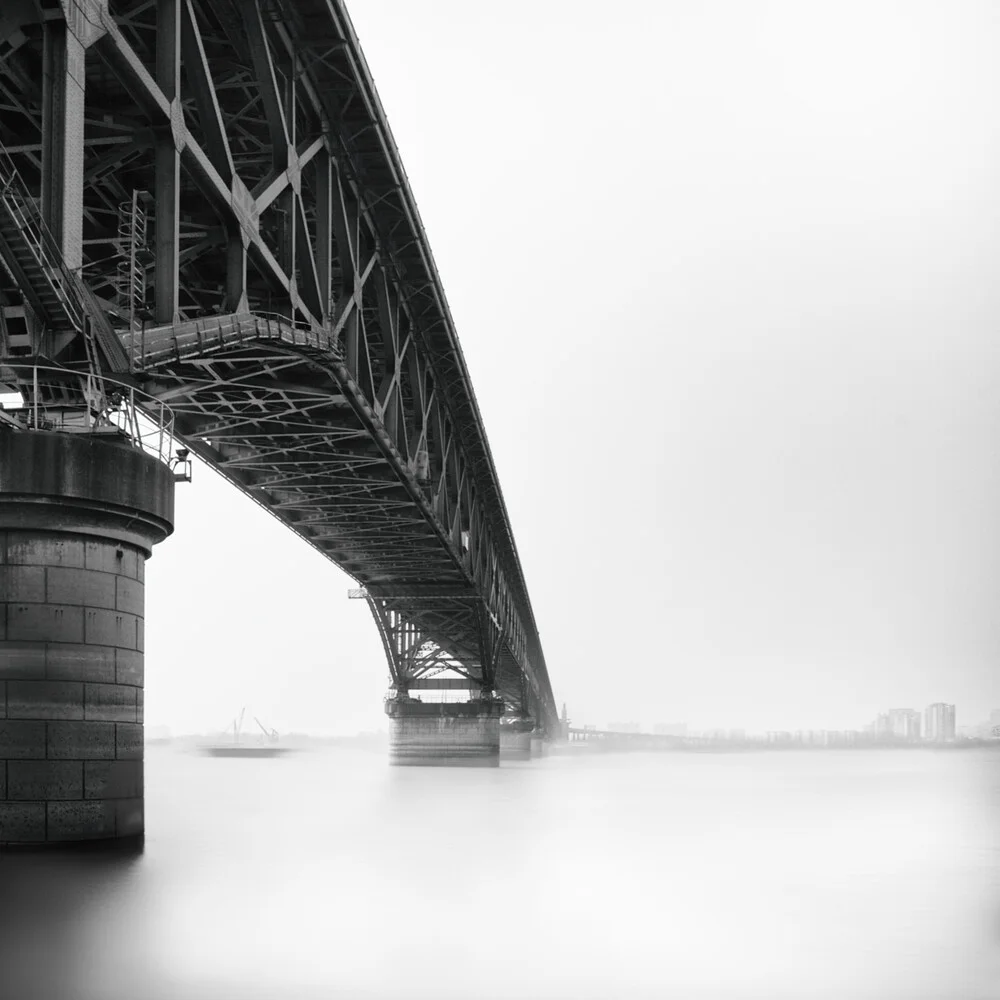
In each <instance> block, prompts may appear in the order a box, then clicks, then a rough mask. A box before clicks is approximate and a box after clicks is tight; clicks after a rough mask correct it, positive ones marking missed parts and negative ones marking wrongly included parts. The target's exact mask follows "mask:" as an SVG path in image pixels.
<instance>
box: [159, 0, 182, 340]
mask: <svg viewBox="0 0 1000 1000" xmlns="http://www.w3.org/2000/svg"><path fill="white" fill-rule="evenodd" d="M180 81H181V5H180V0H157V4H156V82H157V84H158V85H159V87H160V89H161V90H162V91H163V93H164V96H165V97H166V98H167V100H169V101H170V103H171V116H170V117H171V127H170V128H169V129H160V130H157V134H156V151H155V156H156V164H155V171H156V174H155V180H154V185H155V189H156V194H155V197H156V242H155V247H154V249H155V262H154V291H155V306H154V318H155V321H156V322H157V323H175V322H176V321H177V319H178V309H179V304H180V273H179V264H180V242H181V238H180V172H181V153H180V150H179V149H178V148H177V136H176V130H175V129H174V128H173V127H172V126H173V122H174V121H177V120H179V118H180V116H181V105H180Z"/></svg>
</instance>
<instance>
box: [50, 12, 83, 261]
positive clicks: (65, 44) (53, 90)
mask: <svg viewBox="0 0 1000 1000" xmlns="http://www.w3.org/2000/svg"><path fill="white" fill-rule="evenodd" d="M43 32H44V37H43V43H42V218H43V219H44V220H45V224H46V225H47V226H48V228H49V230H50V232H51V233H52V235H53V236H54V237H55V239H56V242H57V243H58V245H59V247H60V249H61V250H62V254H63V257H64V258H65V259H66V264H67V265H68V266H69V267H70V268H72V269H74V270H77V269H79V268H80V267H82V266H83V117H84V115H83V112H84V96H85V88H86V72H85V55H84V46H83V42H81V41H80V39H79V38H77V37H76V35H74V34H73V33H72V32H71V31H70V30H69V26H68V25H67V23H66V22H65V21H61V20H52V21H46V22H45V26H44V28H43Z"/></svg>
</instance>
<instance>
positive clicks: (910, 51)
mask: <svg viewBox="0 0 1000 1000" xmlns="http://www.w3.org/2000/svg"><path fill="white" fill-rule="evenodd" d="M351 15H352V17H353V19H354V22H355V26H356V28H357V31H358V33H359V36H360V38H361V43H362V46H363V48H364V51H365V53H366V56H367V59H368V62H369V64H370V67H371V70H372V73H373V76H374V78H375V81H376V84H377V86H378V88H379V92H380V94H381V98H382V102H383V104H384V106H385V108H386V111H387V113H388V115H389V119H390V123H391V125H392V128H393V131H394V134H395V137H396V140H397V142H398V145H399V148H400V151H401V154H402V158H403V162H404V164H405V166H406V169H407V171H408V174H409V178H410V182H411V185H412V187H413V190H414V193H415V196H416V199H417V202H418V205H419V206H420V209H421V214H422V217H423V220H424V223H425V226H426V229H427V232H428V235H429V238H430V243H431V246H432V248H433V250H434V254H435V257H436V260H437V263H438V267H439V270H440V272H441V275H442V278H443V281H444V286H445V289H446V291H447V294H448V297H449V301H450V304H451V308H452V311H453V313H454V316H455V320H456V324H457V327H458V330H459V335H460V337H461V342H462V345H463V349H464V352H465V354H466V358H467V360H468V365H469V368H470V371H471V374H472V378H473V382H474V385H475V389H476V393H477V397H478V400H479V403H480V406H481V409H482V412H483V415H484V418H485V423H486V429H487V432H488V435H489V439H490V443H491V446H492V449H493V452H494V456H495V459H496V465H497V468H498V470H499V475H500V480H501V484H502V486H503V489H504V493H505V498H506V501H507V505H508V508H509V510H510V515H511V519H512V522H513V526H514V531H515V536H516V539H517V545H518V549H519V551H520V554H521V558H522V561H523V564H524V568H525V573H526V577H527V580H528V586H529V591H530V596H531V599H532V602H533V605H534V611H535V616H536V619H537V621H538V624H539V628H540V630H541V635H542V642H543V646H544V649H545V653H546V658H547V662H548V667H549V672H550V675H551V678H552V682H553V687H554V690H555V693H556V697H557V700H558V701H560V702H562V701H566V702H567V703H568V706H569V710H570V716H571V717H572V718H573V719H574V720H575V721H577V722H580V723H582V722H590V723H595V724H604V723H606V722H607V721H609V720H612V719H627V720H634V721H638V722H640V723H641V724H643V725H644V726H646V727H648V726H650V725H652V724H654V723H655V722H657V721H683V722H686V723H687V724H688V725H689V726H691V727H693V728H706V727H715V726H718V727H736V726H739V727H746V728H748V729H756V730H764V729H768V728H783V729H795V728H848V727H852V728H853V727H860V726H861V725H862V724H864V723H865V722H867V721H868V720H870V719H871V718H872V717H873V716H874V715H875V713H876V712H877V711H880V710H884V709H885V708H887V707H890V706H912V707H915V708H916V709H918V710H920V709H922V708H923V707H924V706H925V705H926V704H928V703H931V702H935V701H947V702H953V703H955V704H956V706H957V713H958V720H959V724H960V725H961V724H962V723H968V722H974V721H979V720H980V719H982V718H985V716H986V714H987V713H988V711H989V710H990V709H992V708H995V707H997V706H1000V672H998V671H997V669H996V664H997V661H998V655H1000V627H998V624H997V616H996V614H995V607H996V603H997V599H998V596H1000V594H998V574H997V570H998V566H997V552H998V551H1000V548H998V541H1000V539H998V530H1000V529H998V519H997V517H996V511H997V510H998V509H1000V460H998V452H997V449H996V447H995V442H996V426H997V417H998V408H1000V404H998V399H1000V393H998V389H1000V384H998V383H1000V364H998V360H1000V359H998V356H997V355H998V348H997V343H998V341H997V337H996V332H995V331H996V327H997V321H998V318H1000V291H998V287H1000V286H998V283H997V281H996V266H995V264H996V260H997V258H998V253H1000V227H998V196H997V190H998V188H997V184H996V176H997V164H998V162H1000V158H998V155H997V153H998V135H1000V132H998V128H1000V126H998V123H1000V114H998V110H1000V109H998V98H997V94H998V93H1000V88H998V84H1000V80H998V72H1000V71H998V69H997V63H996V59H995V53H996V51H997V47H998V42H1000V23H998V18H1000V13H998V11H997V8H996V6H995V5H993V4H990V3H953V4H939V3H915V2H907V3H884V2H875V3H836V4H824V3H813V4H801V3H763V2H755V3H752V4H746V3H742V2H733V3H721V2H706V3H699V4H680V3H665V4H656V5H652V4H647V3H644V2H638V0H626V2H622V3H619V4H616V5H615V6H614V8H613V10H611V11H609V10H608V9H607V8H606V6H603V5H600V6H599V5H595V4H588V3H572V4H570V3H559V2H555V0H547V2H545V3H516V2H515V3H510V4H504V5H482V4H468V3H463V2H447V0H436V2H434V3H423V4H411V3H405V2H402V0H400V2H392V0H367V2H366V0H355V2H354V3H352V4H351ZM177 505H178V506H177V511H178V513H177V526H176V532H175V534H174V536H173V537H172V538H171V539H169V540H168V541H167V542H165V543H164V544H163V545H161V546H160V547H159V548H158V550H157V552H156V554H155V557H154V558H153V560H152V561H151V563H150V565H149V571H148V574H147V580H148V587H147V640H148V641H147V670H146V678H147V680H146V683H147V688H148V690H147V697H146V720H147V723H148V724H152V725H168V726H170V727H171V728H172V729H173V730H174V731H175V732H177V731H191V730H208V729H211V728H221V727H222V726H224V725H225V724H226V722H227V721H228V720H229V719H231V718H232V716H233V714H234V713H235V712H237V711H238V709H239V706H240V705H242V704H249V705H252V706H253V707H254V710H255V711H256V712H257V713H258V714H260V715H261V716H266V718H267V721H268V724H272V725H275V726H277V727H278V728H281V729H284V730H287V729H289V728H291V729H311V730H314V731H320V730H328V731H334V732H352V731H355V730H358V729H374V728H377V727H380V726H382V727H384V725H385V719H384V716H383V715H382V714H381V696H382V694H383V693H384V691H385V689H386V687H387V685H388V672H387V669H386V666H385V663H384V657H383V653H382V651H381V647H380V644H379V641H378V638H377V635H376V631H375V629H374V627H373V625H372V623H371V622H370V620H369V618H368V615H367V611H366V610H365V608H364V606H363V602H348V601H347V599H346V590H347V587H348V586H349V585H350V581H349V580H348V579H347V578H346V577H345V576H344V575H343V574H341V573H340V572H339V571H338V570H336V568H334V567H332V566H331V565H329V564H328V563H326V562H324V560H323V559H322V557H321V556H319V555H318V554H317V553H316V552H314V551H312V550H311V549H309V548H308V547H307V546H305V545H303V544H302V543H301V542H300V541H299V540H298V539H296V538H295V537H294V536H292V535H291V534H289V533H287V532H285V531H283V530H282V529H281V527H280V526H279V525H278V524H277V523H275V522H272V521H271V520H270V519H268V518H267V517H266V516H265V515H264V514H263V512H262V511H261V510H260V509H259V508H257V507H256V506H255V505H253V504H252V503H250V502H249V501H248V500H246V499H245V498H243V497H241V496H239V495H237V494H236V493H235V492H234V491H233V490H232V489H230V488H229V487H228V486H227V485H226V484H225V483H223V482H222V481H221V480H218V479H217V478H216V477H215V476H214V475H213V474H212V473H211V472H209V471H207V470H206V469H204V468H203V467H199V468H197V469H196V473H195V480H194V482H193V483H192V484H191V485H190V486H181V487H179V488H178V491H177Z"/></svg>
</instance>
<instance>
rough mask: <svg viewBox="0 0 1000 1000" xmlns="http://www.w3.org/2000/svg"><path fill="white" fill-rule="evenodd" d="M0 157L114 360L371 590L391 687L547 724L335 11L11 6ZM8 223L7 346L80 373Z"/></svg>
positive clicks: (535, 653) (341, 15)
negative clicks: (432, 679)
mask: <svg viewBox="0 0 1000 1000" xmlns="http://www.w3.org/2000/svg"><path fill="white" fill-rule="evenodd" d="M0 144H2V145H3V147H5V149H6V151H7V152H8V153H9V154H10V159H11V160H12V161H13V162H14V164H15V165H16V169H17V172H18V174H19V175H20V177H21V178H22V179H23V182H24V184H25V185H26V188H27V189H28V190H30V191H31V192H32V195H33V197H34V198H35V200H36V202H37V205H38V211H39V213H40V217H41V219H42V220H43V221H44V223H45V225H46V226H47V227H48V229H49V230H50V231H51V233H52V235H53V237H54V239H55V240H56V242H57V243H58V244H59V245H60V246H61V248H62V253H63V256H64V258H65V263H66V265H67V266H68V267H69V268H70V269H74V270H75V271H76V272H77V273H82V276H83V279H84V284H85V285H86V290H87V294H88V295H91V294H92V295H93V296H96V301H97V302H99V307H100V310H101V313H102V315H101V320H102V322H103V323H104V324H105V325H106V324H107V321H108V319H109V318H110V320H111V323H112V324H113V326H114V327H115V328H116V329H117V331H118V336H119V339H120V344H121V348H122V349H121V350H119V349H118V347H117V345H115V348H114V349H113V350H109V349H108V347H107V343H106V338H105V341H101V342H100V343H101V356H102V359H103V365H104V369H105V371H111V372H115V373H116V376H115V377H116V378H124V379H131V380H134V381H135V382H136V384H137V385H139V386H141V387H142V388H144V389H145V390H146V391H147V392H151V393H152V394H153V395H154V396H156V397H157V398H159V399H160V400H163V401H164V402H166V403H167V404H168V405H169V407H170V408H171V409H172V410H173V412H174V414H175V418H176V428H177V430H178V432H179V434H180V436H181V438H182V439H183V440H184V442H185V443H186V444H188V445H189V446H190V447H191V448H192V450H194V451H195V452H196V453H197V454H199V455H200V456H202V457H203V458H205V459H206V460H207V461H208V462H210V463H211V464H212V465H213V466H214V467H215V468H216V469H218V470H219V471H220V472H221V473H222V474H223V475H224V476H226V477H227V478H228V479H229V480H230V481H232V482H233V483H234V484H235V485H237V486H238V487H239V488H240V489H241V490H243V491H244V492H246V493H247V494H249V495H250V496H251V497H253V499H254V500H256V501H257V502H258V503H260V504H261V505H262V506H264V507H265V508H266V509H268V510H269V511H270V512H271V513H272V514H274V515H275V516H277V517H278V518H280V519H281V520H282V521H283V522H284V523H285V524H287V525H288V526H289V527H290V528H292V530H294V531H295V532H296V533H297V534H299V535H300V536H301V537H302V538H304V539H306V540H307V541H308V542H309V543H310V544H311V545H313V546H314V547H315V548H317V549H318V550H320V551H321V552H323V554H324V555H325V556H327V557H328V558H330V559H332V560H333V561H335V562H336V563H337V564H338V565H340V566H342V567H343V568H344V569H345V570H346V571H347V572H348V573H349V574H350V575H351V576H352V577H354V578H355V579H356V580H357V581H359V582H360V583H361V584H363V585H364V586H365V588H366V596H367V597H368V599H369V604H370V606H371V608H372V611H373V614H374V616H375V619H376V622H377V624H378V627H379V631H380V634H381V635H382V639H383V644H384V646H385V648H386V653H387V658H388V660H389V664H390V671H391V672H392V675H393V679H394V682H395V683H396V684H397V686H398V687H401V688H405V686H406V681H407V680H408V679H417V678H421V677H427V676H430V675H432V674H433V673H434V672H435V671H437V670H443V669H447V670H449V671H454V672H457V673H458V674H462V675H465V676H467V677H469V678H470V679H472V680H474V681H477V682H480V683H481V684H482V686H483V687H484V688H485V689H487V690H491V689H496V690H497V691H499V692H500V693H501V694H502V695H503V697H504V698H505V700H506V701H508V703H509V704H510V705H511V706H512V707H516V708H519V709H521V710H524V711H526V712H530V713H531V714H533V715H534V716H535V717H536V718H538V719H539V720H540V721H541V722H542V723H543V724H545V725H546V726H547V727H549V726H551V727H554V726H555V725H556V721H557V713H556V708H555V702H554V699H553V696H552V690H551V686H550V683H549V679H548V675H547V671H546V667H545V661H544V657H543V655H542V650H541V646H540V643H539V639H538V632H537V628H536V626H535V622H534V618H533V615H532V611H531V605H530V602H529V599H528V594H527V589H526V586H525V582H524V579H523V575H522V571H521V567H520V562H519V559H518V555H517V551H516V547H515V544H514V539H513V535H512V533H511V528H510V523H509V519H508V516H507V512H506V509H505V506H504V503H503V497H502V494H501V491H500V486H499V482H498V479H497V475H496V470H495V468H494V465H493V460H492V457H491V454H490V450H489V446H488V443H487V440H486V436H485V432H484V430H483V425H482V419H481V417H480V414H479V410H478V407H477V405H476V401H475V396H474V393H473V390H472V385H471V382H470V380H469V376H468V372H467V370H466V367H465V363H464V360H463V357H462V352H461V349H460V347H459V344H458V340H457V336H456V333H455V329H454V325H453V322H452V319H451V316H450V313H449V310H448V306H447V302H446V300H445V297H444V293H443V290H442V286H441V281H440V278H439V276H438V274H437V270H436V268H435V265H434V261H433V258H432V256H431V253H430V250H429V248H428V246H427V241H426V238H425V235H424V231H423V227H422V224H421V222H420V218H419V215H418V213H417V209H416V204H415V202H414V199H413V196H412V194H411V192H410V190H409V186H408V183H407V180H406V177H405V174H404V172H403V169H402V165H401V163H400V159H399V155H398V153H397V151H396V148H395V144H394V142H393V139H392V135H391V133H390V130H389V127H388V124H387V122H386V118H385V114H384V112H383V110H382V108H381V105H380V103H379V100H378V96H377V94H376V93H375V89H374V85H373V83H372V80H371V77H370V74H369V72H368V69H367V66H366V64H365V61H364V57H363V56H362V54H361V51H360V48H359V45H358V41H357V38H356V36H355V34H354V31H353V28H352V27H351V24H350V21H349V19H348V16H347V13H346V11H345V10H344V7H343V5H342V3H340V2H339V0H110V2H107V0H3V5H2V7H0ZM124 206H131V211H132V214H131V215H130V216H127V218H128V219H131V221H132V223H133V226H132V229H131V231H130V232H131V234H132V235H131V236H130V237H129V238H130V240H131V242H130V243H128V245H126V244H125V243H124V242H123V232H125V230H124V229H123V221H122V220H123V217H125V216H123V211H124V208H123V207H124ZM137 206H138V209H137ZM137 211H138V212H140V213H141V218H142V220H143V226H144V225H145V220H146V219H147V218H148V220H149V223H150V228H149V238H148V240H145V241H143V240H141V239H138V238H137V237H136V236H135V233H136V232H138V231H139V227H138V226H136V225H134V223H135V220H136V218H137V217H138V216H137V214H136V213H137ZM16 229H17V227H16V226H14V227H8V228H7V229H4V227H3V225H2V224H0V263H2V264H3V273H2V274H0V307H3V310H4V314H5V315H7V316H8V317H13V316H15V315H20V313H19V312H18V310H19V309H20V310H21V311H22V312H26V313H27V319H26V320H24V321H23V323H22V325H21V327H19V328H18V329H19V331H20V332H21V334H22V336H20V339H18V337H16V336H15V335H14V326H13V321H12V320H11V321H9V322H7V323H6V324H4V323H0V333H2V334H3V336H4V344H3V355H4V356H7V357H11V356H14V355H22V356H30V357H44V358H46V359H47V360H50V361H54V362H56V363H59V364H66V365H71V364H74V363H79V362H80V361H81V359H82V358H83V357H84V349H83V345H82V344H81V340H82V339H83V338H81V336H79V332H78V331H75V330H73V329H68V328H67V324H66V322H65V318H64V317H63V316H62V315H61V314H60V313H59V312H58V310H57V309H56V308H55V306H54V305H53V303H56V301H57V297H56V296H53V295H51V294H46V288H45V287H44V286H45V280H46V275H47V271H48V270H51V269H46V267H45V266H44V261H43V262H42V264H41V265H39V266H35V264H36V262H35V260H34V258H33V257H32V256H31V254H29V253H28V252H27V250H26V249H25V248H24V247H20V246H19V245H18V239H19V237H18V235H17V232H16ZM142 231H143V232H145V230H142ZM123 261H124V262H126V263H127V265H128V269H129V270H128V274H127V277H128V282H127V288H126V285H125V284H123V281H122V274H123ZM81 268H82V272H81V271H80V269H81ZM98 326H99V324H98Z"/></svg>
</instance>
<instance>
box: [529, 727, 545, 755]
mask: <svg viewBox="0 0 1000 1000" xmlns="http://www.w3.org/2000/svg"><path fill="white" fill-rule="evenodd" d="M531 756H532V757H544V756H545V739H544V737H543V735H542V733H541V732H540V731H539V730H537V729H536V730H535V731H534V732H533V733H531Z"/></svg>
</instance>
